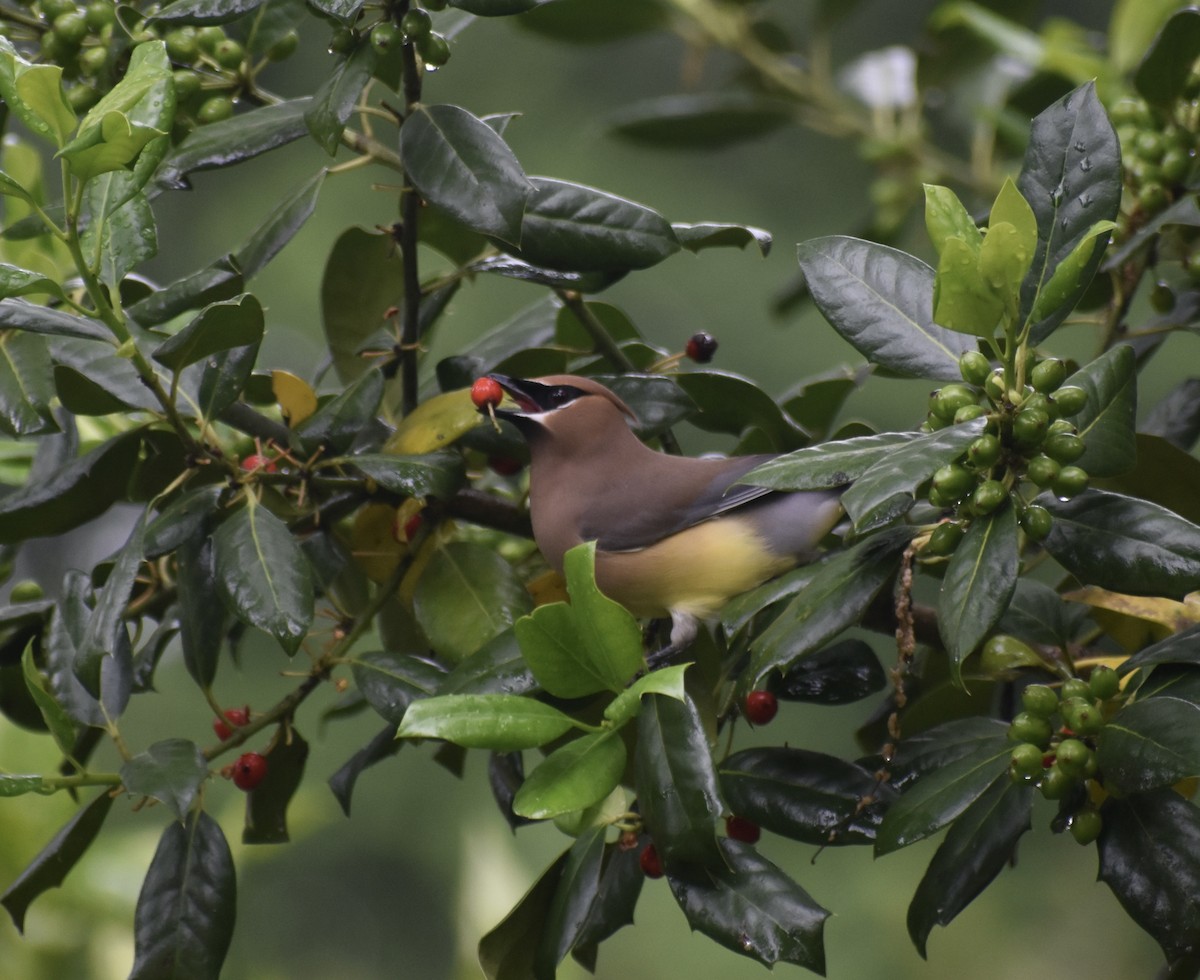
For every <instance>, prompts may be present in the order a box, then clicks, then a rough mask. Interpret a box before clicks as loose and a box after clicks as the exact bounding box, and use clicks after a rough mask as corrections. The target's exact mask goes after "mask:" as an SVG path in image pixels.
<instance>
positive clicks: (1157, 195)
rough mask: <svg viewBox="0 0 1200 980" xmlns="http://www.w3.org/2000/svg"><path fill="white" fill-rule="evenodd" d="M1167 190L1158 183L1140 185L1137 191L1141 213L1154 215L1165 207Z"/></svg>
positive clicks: (1151, 182)
mask: <svg viewBox="0 0 1200 980" xmlns="http://www.w3.org/2000/svg"><path fill="white" fill-rule="evenodd" d="M1167 200H1168V195H1167V189H1166V188H1165V187H1164V186H1163V185H1162V184H1161V183H1160V182H1158V181H1150V182H1149V183H1145V184H1143V185H1142V187H1141V189H1140V190H1139V191H1138V204H1140V205H1141V208H1142V210H1143V211H1145V212H1147V213H1149V214H1154V213H1156V212H1158V211H1161V210H1162V209H1163V208H1165V207H1166V206H1167Z"/></svg>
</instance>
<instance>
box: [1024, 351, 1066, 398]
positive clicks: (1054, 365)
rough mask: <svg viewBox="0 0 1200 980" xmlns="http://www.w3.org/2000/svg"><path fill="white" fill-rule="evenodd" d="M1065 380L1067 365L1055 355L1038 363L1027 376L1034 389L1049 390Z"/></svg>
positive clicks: (1052, 389)
mask: <svg viewBox="0 0 1200 980" xmlns="http://www.w3.org/2000/svg"><path fill="white" fill-rule="evenodd" d="M1066 380H1067V366H1066V364H1064V363H1063V362H1062V361H1060V360H1059V359H1058V358H1057V357H1048V358H1046V360H1044V361H1042V362H1041V363H1040V364H1038V365H1037V366H1036V367H1035V368H1034V369H1033V371H1032V373H1031V374H1030V376H1029V382H1030V384H1032V385H1033V387H1034V389H1035V390H1036V391H1041V392H1051V391H1054V390H1055V389H1057V388H1058V387H1059V386H1061V385H1062V383H1063V382H1064V381H1066Z"/></svg>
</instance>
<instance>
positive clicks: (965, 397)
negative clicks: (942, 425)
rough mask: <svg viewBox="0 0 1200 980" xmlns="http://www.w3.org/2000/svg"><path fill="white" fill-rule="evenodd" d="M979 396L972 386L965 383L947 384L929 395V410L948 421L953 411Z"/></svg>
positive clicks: (972, 402)
mask: <svg viewBox="0 0 1200 980" xmlns="http://www.w3.org/2000/svg"><path fill="white" fill-rule="evenodd" d="M978 400H979V396H978V394H976V392H975V389H974V388H970V387H968V386H967V385H960V384H948V385H945V386H943V387H941V388H939V389H938V390H937V391H935V392H934V393H933V394H932V395H930V397H929V410H930V411H931V412H932V413H933V414H934V415H936V416H937V417H938V418H940V419H944V420H945V421H947V422H950V421H952V420H953V419H954V413H955V412H957V411H958V410H959V409H960V408H963V407H965V406H967V405H974V404H976V403H977V402H978Z"/></svg>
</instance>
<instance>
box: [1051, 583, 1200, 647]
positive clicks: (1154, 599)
mask: <svg viewBox="0 0 1200 980" xmlns="http://www.w3.org/2000/svg"><path fill="white" fill-rule="evenodd" d="M1063 598H1064V599H1066V600H1068V601H1070V602H1082V603H1083V604H1084V605H1088V606H1091V607H1092V608H1094V609H1102V610H1106V611H1107V612H1110V613H1115V614H1116V616H1117V617H1127V618H1129V619H1133V620H1141V621H1143V625H1142V626H1140V627H1135V626H1134V624H1131V623H1130V624H1125V625H1124V626H1123V627H1120V632H1121V633H1123V634H1128V635H1127V636H1119V635H1118V634H1117V633H1113V634H1112V635H1113V636H1114V637H1115V638H1117V639H1118V640H1120V641H1121V643H1122V645H1123V646H1125V647H1126V648H1127V649H1131V650H1132V649H1137V648H1138V647H1140V646H1142V645H1143V642H1144V641H1145V639H1146V638H1147V635H1148V636H1149V637H1150V638H1152V639H1156V640H1161V639H1164V638H1165V637H1167V636H1170V635H1172V634H1173V633H1180V632H1182V631H1183V630H1185V629H1188V628H1189V627H1191V626H1195V625H1196V624H1197V623H1200V602H1197V598H1196V597H1195V596H1187V597H1186V598H1185V599H1184V601H1183V602H1176V601H1175V600H1174V599H1164V598H1161V597H1158V596H1140V595H1125V594H1123V593H1120V592H1109V591H1108V590H1107V589H1101V588H1098V587H1096V586H1094V585H1089V586H1086V587H1085V588H1082V589H1077V590H1076V591H1074V592H1067V593H1065V594H1064V595H1063ZM1096 618H1097V620H1098V621H1099V622H1100V623H1101V625H1104V626H1105V628H1106V630H1107V629H1108V626H1107V625H1106V623H1112V625H1114V626H1117V625H1118V623H1117V620H1116V618H1114V617H1111V616H1110V617H1103V618H1102V617H1100V616H1097V617H1096ZM1147 623H1148V624H1150V625H1149V626H1147V625H1145V624H1147ZM1109 632H1110V633H1112V630H1109ZM1137 634H1140V640H1141V641H1143V642H1136V641H1137V640H1138V639H1139V636H1138V635H1137ZM1126 640H1133V641H1135V642H1134V643H1133V644H1132V645H1131V644H1130V643H1129V642H1126Z"/></svg>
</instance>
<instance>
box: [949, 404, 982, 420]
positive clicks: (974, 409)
mask: <svg viewBox="0 0 1200 980" xmlns="http://www.w3.org/2000/svg"><path fill="white" fill-rule="evenodd" d="M984 415H987V409H986V408H984V407H983V406H982V405H964V406H963V407H962V408H960V409H959V410H958V411H957V412H955V413H954V424H955V425H960V424H961V423H963V422H970V421H972V420H973V419H977V418H980V417H981V416H984Z"/></svg>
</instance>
